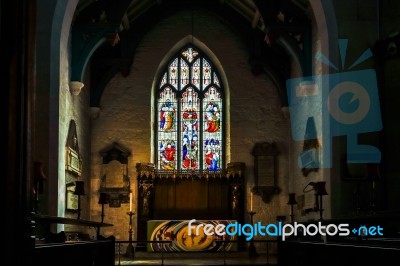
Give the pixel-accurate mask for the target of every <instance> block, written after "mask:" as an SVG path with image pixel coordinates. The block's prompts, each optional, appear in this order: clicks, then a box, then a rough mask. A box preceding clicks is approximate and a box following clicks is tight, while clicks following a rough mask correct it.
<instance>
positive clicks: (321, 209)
mask: <svg viewBox="0 0 400 266" xmlns="http://www.w3.org/2000/svg"><path fill="white" fill-rule="evenodd" d="M318 197H319V219H320V220H323V219H324V218H323V217H322V213H323V212H324V209H323V208H322V195H319V196H318Z"/></svg>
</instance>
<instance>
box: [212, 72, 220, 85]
mask: <svg viewBox="0 0 400 266" xmlns="http://www.w3.org/2000/svg"><path fill="white" fill-rule="evenodd" d="M214 84H215V85H217V86H218V87H221V84H219V79H218V77H217V74H215V72H214Z"/></svg>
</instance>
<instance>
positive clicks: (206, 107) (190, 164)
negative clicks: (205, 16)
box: [156, 46, 224, 171]
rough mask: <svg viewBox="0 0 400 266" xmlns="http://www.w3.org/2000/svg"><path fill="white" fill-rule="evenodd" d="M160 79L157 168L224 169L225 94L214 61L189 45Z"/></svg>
mask: <svg viewBox="0 0 400 266" xmlns="http://www.w3.org/2000/svg"><path fill="white" fill-rule="evenodd" d="M158 84H159V87H158V92H157V113H156V116H157V122H158V123H157V125H158V126H157V134H156V138H157V140H156V143H157V148H156V151H157V152H156V156H157V158H156V161H157V168H158V169H160V170H194V171H200V170H209V171H216V170H221V168H223V148H222V147H223V144H224V143H223V129H224V127H223V122H224V116H223V114H224V99H223V90H222V88H221V82H220V79H219V74H218V72H217V71H216V69H215V68H214V66H213V64H212V62H211V60H209V59H208V58H207V57H206V56H205V55H204V54H203V53H202V52H201V51H200V50H199V49H197V48H196V47H193V46H189V47H185V48H184V49H183V50H181V51H180V52H179V53H178V54H177V55H176V56H175V57H174V58H172V59H171V60H170V61H169V64H168V65H167V66H166V68H165V71H164V72H163V73H162V75H161V77H160V80H159V82H158Z"/></svg>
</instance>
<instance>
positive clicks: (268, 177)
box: [257, 155, 275, 187]
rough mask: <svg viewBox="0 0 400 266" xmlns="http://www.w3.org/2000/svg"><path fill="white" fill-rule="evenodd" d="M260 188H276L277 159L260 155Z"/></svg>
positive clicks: (258, 159)
mask: <svg viewBox="0 0 400 266" xmlns="http://www.w3.org/2000/svg"><path fill="white" fill-rule="evenodd" d="M257 177H258V186H267V187H270V186H271V187H273V186H275V157H274V156H270V155H260V156H258V157H257Z"/></svg>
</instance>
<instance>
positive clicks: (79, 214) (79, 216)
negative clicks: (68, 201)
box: [76, 195, 81, 220]
mask: <svg viewBox="0 0 400 266" xmlns="http://www.w3.org/2000/svg"><path fill="white" fill-rule="evenodd" d="M76 211H77V212H78V217H77V219H78V220H79V219H81V195H78V209H77V210H76Z"/></svg>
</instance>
